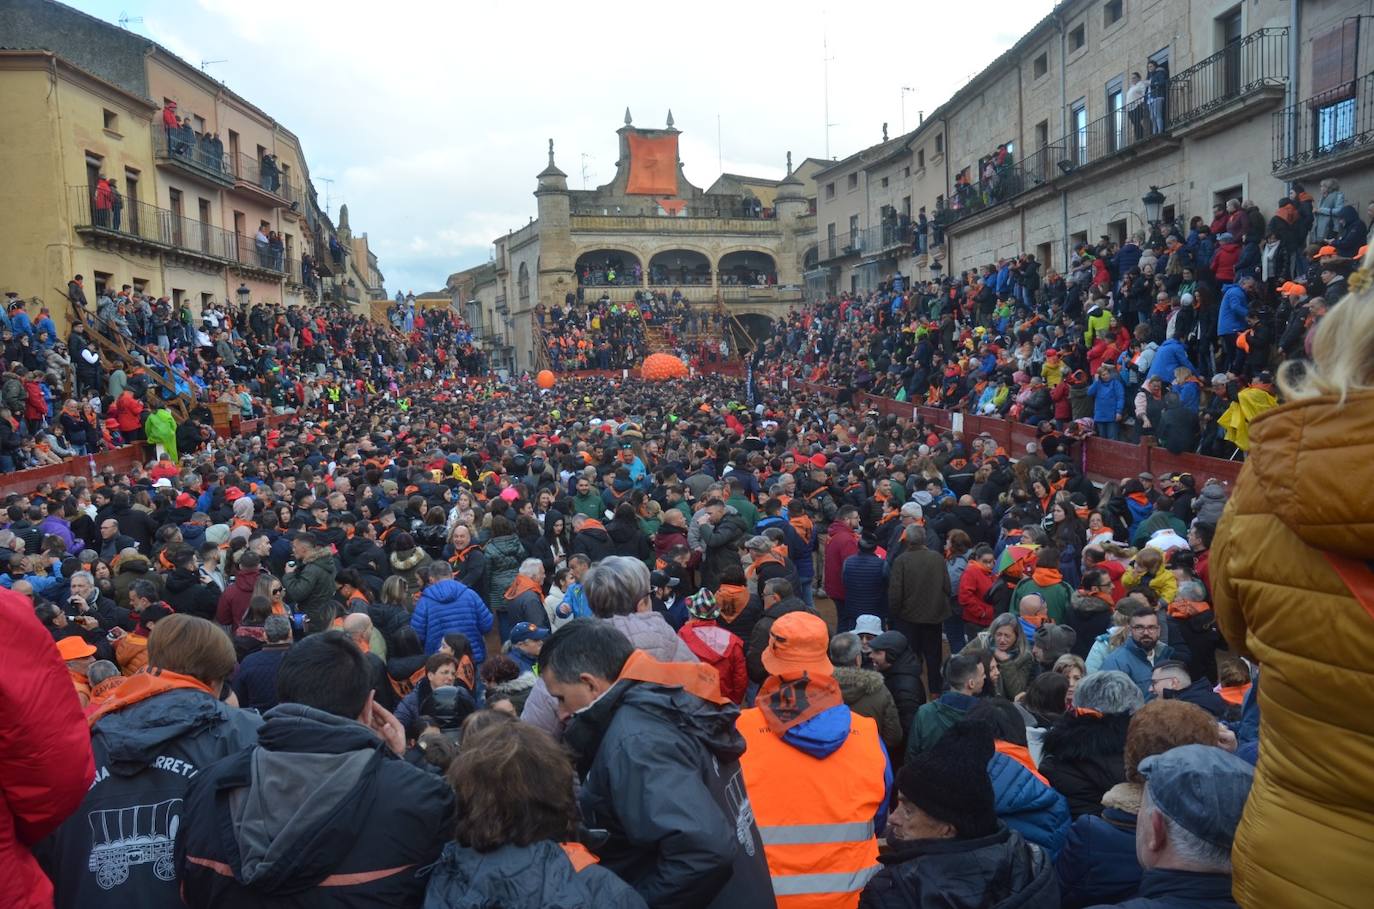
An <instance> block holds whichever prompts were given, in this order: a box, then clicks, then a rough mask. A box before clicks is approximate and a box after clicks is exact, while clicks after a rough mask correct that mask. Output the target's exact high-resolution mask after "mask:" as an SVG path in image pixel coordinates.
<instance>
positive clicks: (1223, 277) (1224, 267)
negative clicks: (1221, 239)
mask: <svg viewBox="0 0 1374 909" xmlns="http://www.w3.org/2000/svg"><path fill="white" fill-rule="evenodd" d="M1239 261H1240V244H1239V243H1222V244H1220V245H1219V246H1217V251H1216V252H1214V253H1212V274H1213V275H1214V276H1216V279H1217V280H1218V281H1234V280H1236V263H1237V262H1239Z"/></svg>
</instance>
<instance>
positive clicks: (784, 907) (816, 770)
mask: <svg viewBox="0 0 1374 909" xmlns="http://www.w3.org/2000/svg"><path fill="white" fill-rule="evenodd" d="M735 727H736V728H737V729H738V730H739V732H740V734H741V735H742V736H744V741H745V743H746V744H747V746H748V747H747V748H746V750H745V752H744V755H743V757H741V758H740V768H741V769H742V770H743V772H744V785H745V788H746V789H747V790H748V792H749V803H750V805H751V807H752V808H753V809H754V818H755V820H756V822H757V823H758V828H759V837H760V838H761V839H762V840H763V852H764V855H765V857H766V858H767V859H768V873H769V875H771V876H772V879H773V893H774V894H775V895H776V896H777V898H778V909H854V907H856V906H858V905H859V895H860V894H861V893H862V892H863V889H864V885H866V884H867V883H868V881H869V879H870V878H872V877H873V875H875V874H877V873H878V868H879V865H878V840H877V838H876V837H875V836H874V829H873V818H874V816H876V815H877V813H878V809H879V807H880V806H881V805H882V803H883V799H884V798H885V797H886V795H887V792H886V786H885V784H884V782H883V778H884V775H885V773H886V770H887V754H886V753H885V752H884V751H883V746H882V742H881V741H880V740H879V738H878V725H877V723H875V722H874V721H873V720H872V719H871V718H870V717H866V716H860V715H859V714H857V713H853V712H851V713H850V715H849V740H848V741H846V742H845V743H844V744H843V745H841V746H840V747H839V749H838V750H837V751H835V752H834V753H833V754H831V755H830V756H829V757H826V758H814V757H812V756H811V755H809V754H807V753H806V752H804V751H801V750H799V749H797V748H794V747H792V746H791V745H789V744H787V743H786V742H784V741H783V740H782V738H781V737H779V736H778V735H776V734H775V733H773V731H772V730H770V729H769V728H768V721H767V720H765V719H764V716H763V711H761V710H759V709H758V708H757V707H751V708H750V709H748V710H741V711H740V715H739V719H738V720H736V722H735Z"/></svg>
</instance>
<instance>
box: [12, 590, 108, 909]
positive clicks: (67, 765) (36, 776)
mask: <svg viewBox="0 0 1374 909" xmlns="http://www.w3.org/2000/svg"><path fill="white" fill-rule="evenodd" d="M0 621H2V622H3V623H4V626H5V634H4V635H0V662H3V663H4V666H5V672H4V674H3V675H0V793H3V798H0V876H3V878H2V879H3V880H4V882H5V897H4V899H3V902H4V904H5V906H6V907H12V909H38V907H44V906H45V907H49V909H51V907H52V901H53V891H52V883H51V882H50V881H49V880H48V877H47V875H45V874H44V873H43V872H42V870H41V869H40V868H39V867H38V863H37V862H36V861H34V858H33V855H32V854H31V853H30V852H29V849H30V848H31V847H32V846H33V845H34V844H35V843H37V842H38V841H39V840H41V839H43V838H44V837H45V836H47V835H48V834H49V833H52V832H53V831H54V830H56V829H57V827H58V825H59V824H61V823H62V821H63V820H65V819H66V818H67V815H69V814H71V813H72V812H73V811H75V810H76V809H77V808H79V807H80V806H81V800H82V799H83V798H85V796H86V790H87V789H88V788H89V787H90V785H91V780H92V779H94V778H95V759H94V757H93V756H92V754H91V733H90V730H89V728H88V727H87V725H86V718H85V717H84V716H83V715H82V713H81V702H80V701H78V700H77V697H76V689H75V688H73V687H72V683H71V678H70V677H69V676H68V675H67V665H66V664H65V663H63V662H62V658H61V657H59V656H58V655H57V647H56V646H55V645H54V644H53V640H52V636H51V635H49V634H48V632H47V630H46V629H45V628H44V627H43V626H42V625H41V624H39V621H38V619H37V618H36V617H35V616H34V614H33V606H31V605H29V601H28V600H27V599H26V598H24V597H22V596H20V595H19V594H17V593H11V592H10V591H9V590H3V589H0Z"/></svg>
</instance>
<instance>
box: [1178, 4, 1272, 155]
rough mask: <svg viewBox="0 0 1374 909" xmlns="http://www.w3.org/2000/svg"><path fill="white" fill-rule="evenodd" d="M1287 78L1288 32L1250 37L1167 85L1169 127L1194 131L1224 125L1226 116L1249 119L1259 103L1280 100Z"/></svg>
mask: <svg viewBox="0 0 1374 909" xmlns="http://www.w3.org/2000/svg"><path fill="white" fill-rule="evenodd" d="M1288 77H1289V73H1288V29H1287V28H1262V29H1260V30H1259V31H1255V32H1251V33H1250V34H1248V35H1246V36H1245V37H1243V38H1240V39H1238V40H1236V41H1232V42H1231V43H1230V44H1228V45H1226V46H1225V47H1223V48H1222V49H1221V50H1219V51H1217V52H1216V53H1215V54H1212V56H1210V57H1207V58H1206V59H1204V60H1200V61H1199V62H1197V63H1195V64H1193V65H1192V66H1190V67H1188V68H1187V69H1185V70H1184V71H1183V72H1181V73H1179V74H1178V75H1176V76H1174V77H1173V78H1171V79H1170V80H1169V125H1170V128H1171V129H1173V130H1175V131H1192V130H1193V129H1195V128H1201V127H1205V126H1207V125H1209V124H1216V125H1217V126H1220V125H1223V123H1222V121H1224V120H1225V119H1227V118H1226V117H1224V116H1223V115H1224V114H1229V113H1233V112H1234V113H1235V114H1237V115H1248V114H1249V112H1250V109H1251V108H1253V106H1254V105H1255V104H1256V103H1264V102H1265V101H1266V100H1272V101H1274V102H1277V101H1278V100H1280V99H1282V98H1283V92H1284V86H1285V84H1286V83H1287V82H1288Z"/></svg>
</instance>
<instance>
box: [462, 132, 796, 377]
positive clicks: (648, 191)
mask: <svg viewBox="0 0 1374 909" xmlns="http://www.w3.org/2000/svg"><path fill="white" fill-rule="evenodd" d="M616 132H617V136H618V139H619V157H618V160H617V161H616V173H615V176H614V178H612V180H611V181H610V182H609V183H607V184H606V185H604V186H599V187H597V188H596V189H594V190H570V189H569V188H568V180H567V175H566V174H565V173H563V171H561V170H559V169H558V166H557V164H555V162H554V151H553V142H552V140H550V142H549V155H548V165H547V166H546V167H545V168H544V170H542V171H541V172H540V173H539V174H538V177H537V180H538V182H537V185H536V189H535V192H534V195H535V198H536V200H537V207H538V217H537V218H535V219H533V220H531V221H530V223H529V224H527V225H526V226H524V227H522V228H520V229H519V230H516V231H512V232H510V233H508V234H506V235H504V236H501V237H498V238H497V239H496V241H495V250H494V253H493V259H492V262H491V276H492V277H494V278H495V281H494V283H493V284H490V285H489V284H486V283H483V284H482V285H481V287H480V291H482V292H485V294H486V295H487V296H488V297H489V298H490V305H489V306H487V305H485V304H483V305H478V306H476V307H475V311H476V312H478V313H479V314H480V316H479V320H478V322H476V323H474V324H480V325H481V326H482V329H481V330H480V331H479V334H480V335H483V336H485V337H486V339H487V343H488V345H489V346H488V353H489V355H490V356H491V357H492V362H493V363H495V364H501V365H502V366H503V367H504V368H509V369H513V370H521V369H527V368H529V367H530V366H531V365H532V364H533V363H534V362H535V344H536V343H542V340H540V339H537V338H536V337H535V335H536V332H535V330H534V327H533V325H534V318H533V314H534V308H535V306H536V305H537V304H539V303H540V302H543V303H544V304H545V305H546V306H550V305H552V304H554V303H556V302H557V303H561V302H563V301H565V300H566V299H567V298H568V297H569V296H570V295H571V296H574V297H576V296H577V295H578V294H579V293H583V294H584V295H585V294H588V293H594V294H595V298H599V297H600V296H601V294H602V293H605V294H607V295H608V296H610V298H611V299H612V300H615V301H623V300H629V299H631V298H632V297H633V295H634V293H635V292H636V291H638V290H645V289H648V290H654V291H659V290H661V291H663V292H665V293H671V292H672V291H673V290H674V289H680V290H681V291H682V292H683V294H684V295H685V296H686V297H687V299H688V300H691V301H692V302H694V303H714V302H715V301H721V302H723V303H724V305H725V306H726V307H727V308H728V309H729V310H730V311H731V312H732V313H734V314H735V315H736V316H737V317H739V318H740V319H741V322H742V323H743V324H745V325H746V327H749V328H750V330H761V329H762V327H763V325H762V322H761V321H760V320H766V319H768V318H774V317H776V316H778V315H781V314H785V313H786V312H787V310H788V308H789V307H791V306H793V305H796V304H798V303H800V302H801V301H802V298H803V279H802V275H803V272H804V270H805V269H806V267H807V262H808V256H809V257H810V258H809V261H811V262H814V261H815V231H816V220H815V214H814V198H815V191H814V188H813V184H812V185H810V186H809V185H808V180H807V179H806V178H805V176H806V175H809V174H810V173H812V172H814V171H815V170H816V169H817V168H818V167H819V166H820V162H816V161H811V160H808V161H807V162H806V165H805V167H804V168H799V169H797V170H793V169H792V168H791V167H790V166H789V168H788V174H787V176H785V177H784V178H783V179H782V180H777V181H768V180H762V179H759V178H749V177H740V176H739V175H727V177H725V178H722V180H719V181H717V184H716V185H715V186H713V187H712V188H711V189H710V190H703V189H701V188H699V187H697V186H694V185H692V184H691V183H690V182H689V181H688V180H687V177H686V175H685V174H684V173H683V171H682V162H681V160H680V159H679V158H678V137H679V135H680V131H679V130H678V129H677V128H676V126H675V125H674V123H673V117H672V112H671V111H670V112H669V113H668V118H667V124H666V126H665V127H664V128H663V129H647V128H642V127H637V126H635V125H634V124H633V122H632V120H631V117H630V112H629V111H628V110H627V111H625V122H624V125H623V126H622V127H621V128H620V129H619V130H617V131H616ZM788 157H789V165H790V155H789V156H788ZM765 200H766V201H765ZM469 271H473V270H469ZM484 275H485V273H484ZM459 276H464V277H462V278H460V277H459ZM454 277H455V279H458V280H459V281H460V282H462V281H467V282H468V283H467V284H465V285H464V286H473V288H474V289H473V290H472V291H471V293H472V294H473V296H472V297H470V298H469V300H478V301H480V300H481V299H482V293H480V292H479V288H477V287H476V284H475V278H476V276H475V275H473V276H469V275H468V273H467V272H459V273H458V275H455V276H454ZM454 286H455V284H454V279H450V290H452V289H453V288H454ZM469 300H463V301H462V303H463V305H464V306H466V305H467V304H468V302H469Z"/></svg>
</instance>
